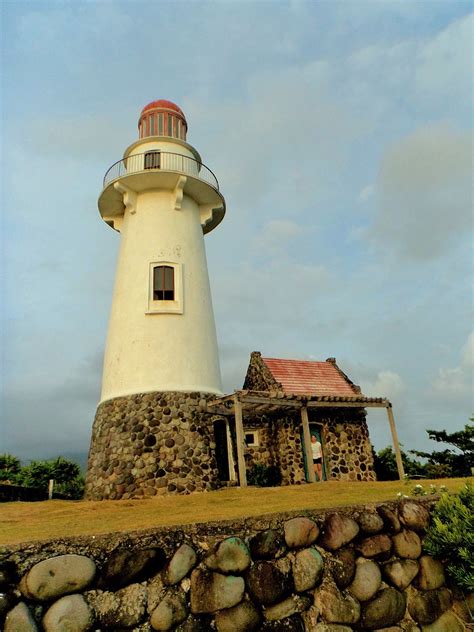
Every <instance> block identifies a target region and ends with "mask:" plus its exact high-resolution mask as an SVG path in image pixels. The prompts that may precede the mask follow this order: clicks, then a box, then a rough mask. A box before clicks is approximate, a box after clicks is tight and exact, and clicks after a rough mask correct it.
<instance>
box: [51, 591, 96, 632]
mask: <svg viewBox="0 0 474 632" xmlns="http://www.w3.org/2000/svg"><path fill="white" fill-rule="evenodd" d="M92 624H93V618H92V612H91V610H90V608H89V606H88V605H87V603H86V601H85V599H84V597H83V596H82V595H67V596H66V597H62V598H61V599H59V600H58V601H55V602H54V603H53V605H52V606H51V607H50V608H49V609H48V611H47V612H46V614H45V615H44V619H43V627H44V629H45V632H87V631H88V630H90V629H91V627H92Z"/></svg>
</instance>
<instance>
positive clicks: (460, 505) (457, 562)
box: [424, 483, 474, 592]
mask: <svg viewBox="0 0 474 632" xmlns="http://www.w3.org/2000/svg"><path fill="white" fill-rule="evenodd" d="M424 548H425V550H426V552H427V553H429V554H430V555H432V556H433V557H437V558H439V559H440V560H442V561H443V562H444V563H445V565H446V571H447V574H448V576H449V577H450V578H451V579H452V581H453V582H454V583H455V584H456V585H457V586H458V587H459V588H461V590H465V591H467V592H473V591H474V488H473V486H472V484H471V483H467V484H466V485H465V487H464V488H463V489H462V490H461V491H460V493H459V495H452V496H451V495H449V494H443V495H442V497H441V500H440V501H439V502H438V504H437V505H436V507H435V509H434V512H433V522H432V524H431V526H430V528H429V529H428V531H427V534H426V538H425V540H424Z"/></svg>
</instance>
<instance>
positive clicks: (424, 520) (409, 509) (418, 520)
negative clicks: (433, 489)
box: [398, 500, 430, 531]
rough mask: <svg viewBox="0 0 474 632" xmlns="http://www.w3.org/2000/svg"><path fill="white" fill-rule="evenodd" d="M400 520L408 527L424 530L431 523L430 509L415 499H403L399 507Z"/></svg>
mask: <svg viewBox="0 0 474 632" xmlns="http://www.w3.org/2000/svg"><path fill="white" fill-rule="evenodd" d="M398 517H399V518H400V522H401V523H402V525H404V526H405V527H406V528H407V529H413V530H414V531H424V530H425V529H426V528H427V527H428V525H429V524H430V514H429V512H428V509H426V507H424V506H423V505H422V504H420V503H417V502H416V501H414V500H402V501H401V503H400V505H399V507H398Z"/></svg>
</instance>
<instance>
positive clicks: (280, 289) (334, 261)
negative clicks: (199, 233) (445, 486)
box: [0, 0, 474, 461]
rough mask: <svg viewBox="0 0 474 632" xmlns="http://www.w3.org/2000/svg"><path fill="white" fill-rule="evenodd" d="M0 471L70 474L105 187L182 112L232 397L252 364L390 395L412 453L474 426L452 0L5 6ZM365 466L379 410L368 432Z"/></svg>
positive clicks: (95, 383)
mask: <svg viewBox="0 0 474 632" xmlns="http://www.w3.org/2000/svg"><path fill="white" fill-rule="evenodd" d="M1 10H2V23H1V29H2V66H3V78H2V83H1V87H0V95H1V116H2V132H1V151H2V164H3V166H2V187H1V189H2V200H1V222H2V224H1V235H2V238H1V246H2V248H1V270H2V276H1V312H0V319H1V323H0V324H1V342H2V351H1V353H2V355H1V363H2V366H1V369H2V383H1V388H2V390H1V402H0V406H1V411H0V413H1V426H0V453H2V452H9V453H12V454H15V455H17V456H19V457H20V458H22V459H24V460H26V461H27V460H28V459H35V458H48V457H54V456H57V455H59V454H63V455H66V454H73V453H77V454H79V453H85V452H87V450H88V446H89V441H90V434H91V427H92V422H93V418H94V414H95V410H96V407H97V403H98V399H99V393H100V385H101V371H102V357H103V350H104V344H105V338H106V333H107V323H108V315H109V310H110V305H111V298H112V288H113V281H114V273H115V265H116V260H117V253H118V246H119V239H120V237H119V235H118V234H117V233H116V232H115V231H113V230H111V229H110V228H109V227H108V226H107V225H106V224H105V223H104V222H102V221H101V219H100V216H99V214H98V210H97V198H98V196H99V194H100V192H101V183H102V178H103V175H104V174H105V172H106V170H107V169H108V167H109V166H110V165H111V164H112V163H114V162H115V161H117V160H119V159H120V158H121V157H122V153H123V151H124V149H125V148H126V147H127V146H128V145H129V144H131V143H132V142H134V140H135V139H136V138H137V127H136V126H137V122H138V117H139V114H140V111H141V109H142V107H143V106H144V105H146V104H147V103H149V102H150V101H152V100H155V99H169V100H171V101H173V102H175V103H177V104H178V105H179V106H180V107H181V108H182V109H183V111H184V113H185V115H186V118H187V121H188V127H189V130H188V141H189V142H190V143H191V144H192V145H193V146H195V147H196V148H197V150H198V151H199V152H200V154H201V156H202V158H203V162H204V163H205V164H206V165H208V166H209V167H210V168H211V169H212V170H213V171H214V173H215V174H216V176H217V178H218V180H219V184H220V189H221V191H222V193H223V194H224V196H225V198H226V204H227V214H226V217H225V219H224V221H223V222H222V224H221V225H220V226H219V227H218V228H217V229H216V230H214V231H213V232H212V233H210V234H209V235H207V236H206V238H205V241H206V249H207V257H208V267H209V274H210V281H211V288H212V296H213V304H214V312H215V318H216V326H217V335H218V341H219V353H220V362H221V370H222V378H223V383H224V390H225V392H227V393H229V392H232V391H233V390H234V389H238V388H241V387H242V384H243V380H244V377H245V372H246V368H247V365H248V361H249V356H250V353H251V352H252V351H261V352H262V355H264V356H269V357H283V358H299V359H314V360H325V359H326V358H328V357H336V359H337V362H338V365H339V366H340V367H341V368H342V369H343V370H344V371H345V372H346V373H347V374H348V375H349V376H350V378H351V379H352V380H353V381H354V382H355V383H356V384H359V385H360V386H361V387H362V391H363V393H364V394H365V395H368V396H379V397H388V398H389V399H390V400H391V401H392V403H393V407H394V414H395V421H396V423H397V428H398V434H399V439H400V441H401V443H402V444H403V447H404V449H406V450H409V449H422V450H425V449H428V450H429V451H431V450H433V449H436V448H439V445H437V444H435V443H433V442H430V441H429V440H428V438H427V434H426V429H427V428H433V429H446V430H448V431H450V432H452V431H455V430H459V429H461V428H463V426H464V425H465V424H466V423H467V422H468V420H469V417H470V416H471V415H472V413H473V408H474V407H473V401H472V392H473V389H472V386H473V380H472V373H473V351H474V334H473V331H472V307H473V304H472V272H473V259H472V250H471V242H472V227H473V226H472V201H473V188H472V167H473V164H472V163H473V144H472V111H473V62H472V60H473V57H474V56H473V50H472V49H473V14H472V5H471V3H470V2H464V1H461V2H460V1H457V0H449V1H448V0H446V1H437V0H426V1H411V0H405V1H401V0H397V1H392V0H385V1H383V0H381V1H375V0H374V1H370V2H368V1H365V0H364V1H362V0H360V1H359V0H346V1H344V2H342V1H339V2H338V1H337V0H336V1H331V2H329V1H317V0H311V1H308V2H307V1H304V0H302V1H299V0H288V1H286V2H285V1H258V2H256V1H226V2H221V1H213V2H209V1H194V2H188V1H183V0H182V1H176V2H160V1H154V2H152V1H147V2H140V1H134V2H132V1H130V2H112V1H95V2H94V1H84V0H83V1H79V2H64V1H62V2H44V1H42V0H36V1H30V2H22V1H21V0H15V1H14V2H9V1H7V0H3V2H2V3H1ZM368 422H369V430H370V435H371V438H372V441H373V443H374V445H375V446H376V448H377V449H381V448H383V447H385V446H386V445H388V444H389V443H390V433H389V427H388V422H387V420H386V416H385V411H380V410H370V411H369V414H368Z"/></svg>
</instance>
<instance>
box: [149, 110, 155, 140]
mask: <svg viewBox="0 0 474 632" xmlns="http://www.w3.org/2000/svg"><path fill="white" fill-rule="evenodd" d="M154 135H155V115H154V114H151V115H150V136H154Z"/></svg>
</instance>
